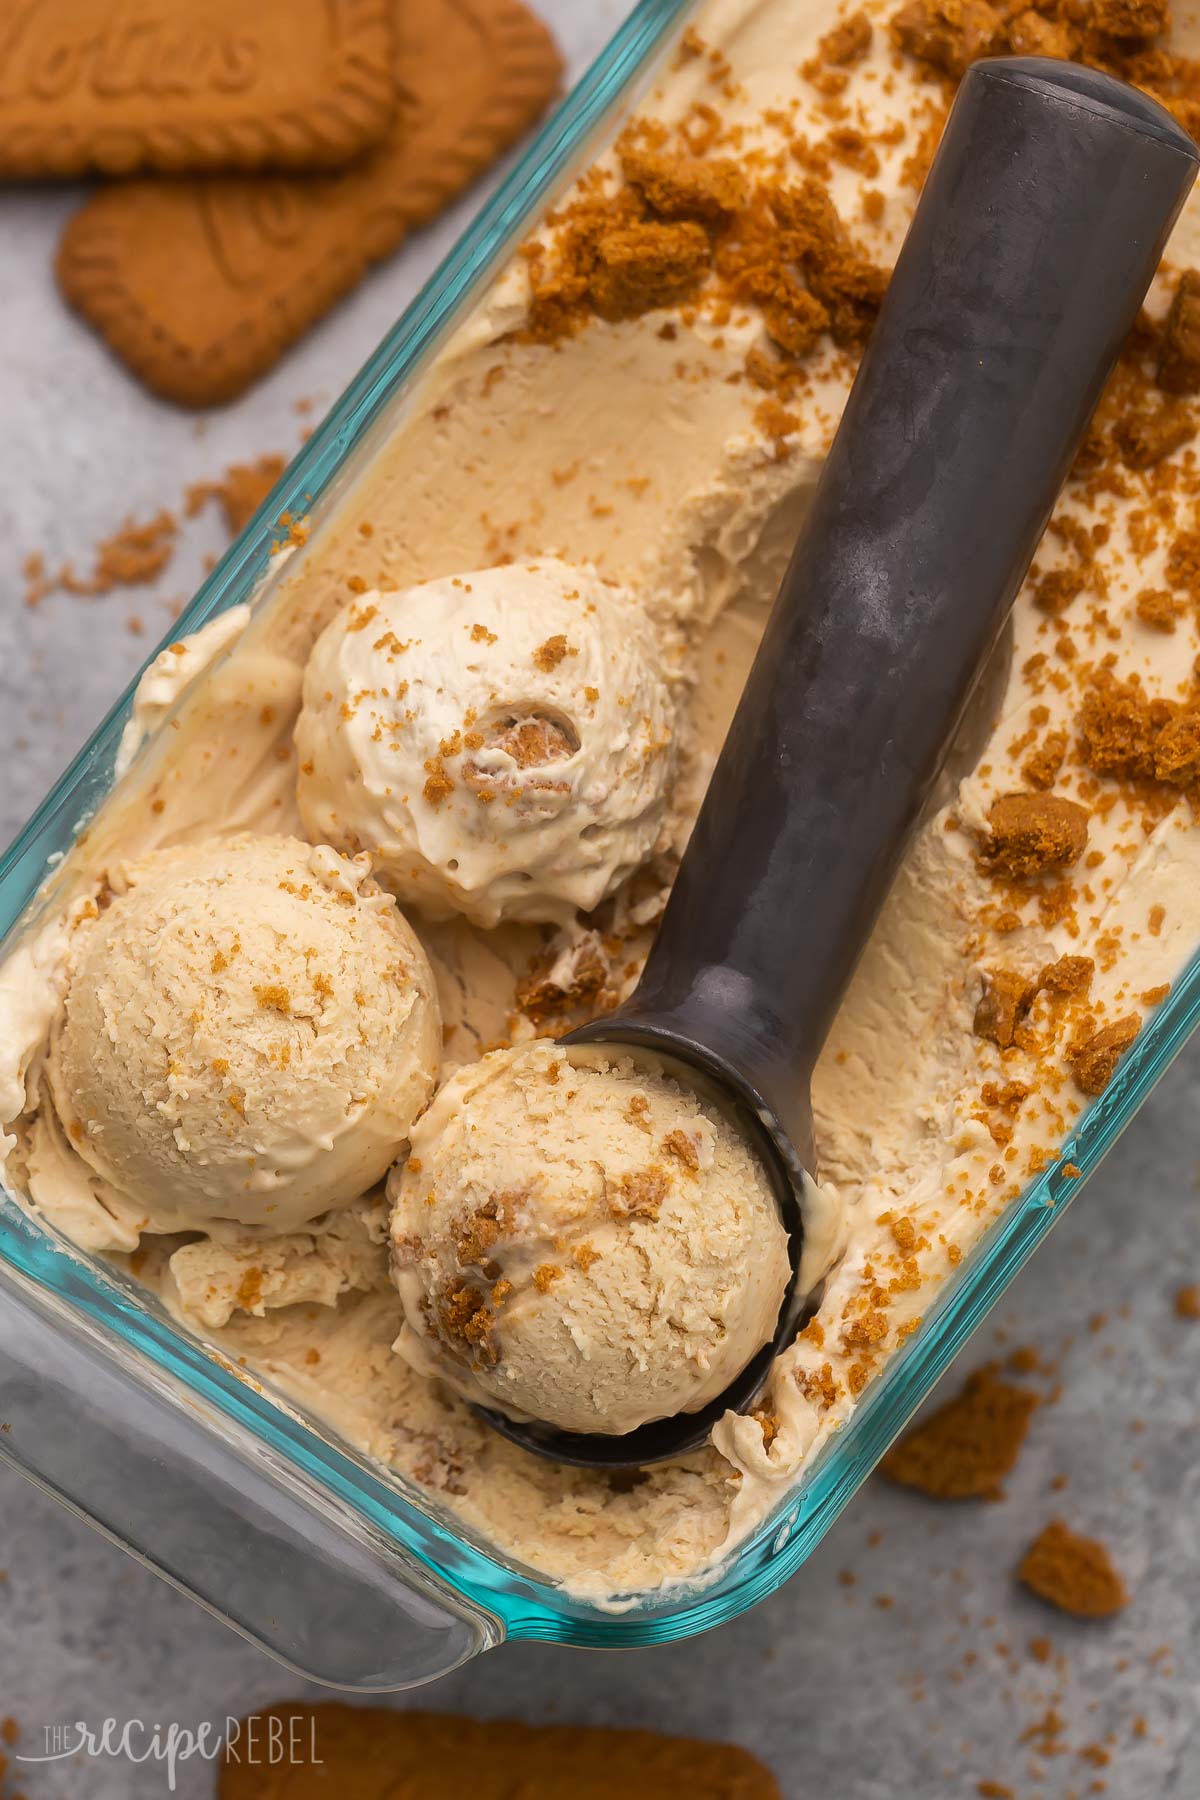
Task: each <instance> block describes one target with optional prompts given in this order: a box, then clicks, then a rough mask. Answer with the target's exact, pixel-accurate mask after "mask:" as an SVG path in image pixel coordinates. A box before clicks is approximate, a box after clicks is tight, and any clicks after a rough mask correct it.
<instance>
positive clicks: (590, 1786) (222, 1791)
mask: <svg viewBox="0 0 1200 1800" xmlns="http://www.w3.org/2000/svg"><path fill="white" fill-rule="evenodd" d="M272 1743H274V1744H275V1745H276V1746H277V1751H276V1754H275V1756H274V1757H271V1756H270V1754H269V1750H268V1748H267V1746H269V1745H270V1744H272ZM255 1746H257V1752H256V1749H255ZM226 1758H227V1760H226V1762H225V1765H224V1767H223V1768H222V1771H221V1777H220V1787H219V1800H317V1796H318V1795H325V1794H337V1795H338V1796H339V1800H463V1796H464V1795H468V1794H469V1795H470V1796H471V1800H612V1796H613V1795H614V1794H616V1795H619V1796H620V1797H621V1800H681V1797H682V1796H686V1797H687V1800H781V1795H780V1790H779V1784H778V1782H777V1781H776V1780H775V1777H774V1776H773V1775H772V1774H771V1772H770V1770H769V1769H768V1768H767V1767H766V1766H765V1765H764V1764H763V1763H761V1762H760V1761H759V1760H758V1758H757V1757H756V1756H752V1755H751V1754H750V1752H749V1751H748V1750H742V1749H739V1748H738V1746H737V1745H736V1744H711V1743H702V1742H700V1741H699V1740H697V1739H695V1738H682V1737H662V1736H660V1735H659V1733H658V1732H656V1731H607V1730H601V1729H597V1728H596V1727H591V1726H585V1725H520V1724H516V1723H514V1722H513V1721H511V1720H507V1719H501V1720H496V1721H492V1722H488V1723H480V1722H479V1721H478V1720H475V1719H463V1718H456V1717H455V1716H454V1715H453V1714H452V1713H432V1712H386V1711H384V1710H383V1709H382V1708H378V1707H356V1706H342V1705H339V1704H337V1703H336V1702H332V1703H330V1704H328V1705H323V1706H304V1705H302V1704H299V1703H297V1704H296V1705H294V1706H293V1705H287V1704H284V1705H280V1706H272V1707H268V1708H266V1710H265V1711H263V1712H260V1713H255V1714H253V1715H252V1716H250V1717H249V1718H246V1719H243V1720H241V1721H240V1724H239V1727H238V1728H237V1730H236V1732H235V1731H231V1732H230V1735H229V1738H228V1740H227V1750H226Z"/></svg>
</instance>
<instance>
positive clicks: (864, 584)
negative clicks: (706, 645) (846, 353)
mask: <svg viewBox="0 0 1200 1800" xmlns="http://www.w3.org/2000/svg"><path fill="white" fill-rule="evenodd" d="M1197 161H1198V153H1197V150H1196V146H1195V145H1194V144H1193V143H1192V142H1191V140H1190V139H1189V138H1188V137H1187V135H1186V133H1185V132H1184V131H1183V130H1182V129H1181V127H1180V126H1179V125H1178V124H1177V123H1176V122H1175V120H1174V119H1172V118H1171V116H1170V115H1169V114H1168V113H1167V112H1165V111H1164V110H1163V108H1162V107H1160V106H1158V105H1157V103H1156V102H1154V101H1152V100H1150V99H1149V98H1147V96H1145V95H1144V94H1140V93H1138V92H1136V90H1134V89H1132V88H1129V87H1126V86H1124V85H1123V84H1122V83H1120V82H1117V81H1114V80H1112V79H1111V77H1108V76H1105V75H1101V74H1098V73H1097V72H1095V71H1093V70H1090V69H1081V68H1078V67H1076V66H1074V65H1070V64H1064V63H1059V62H1051V61H1044V60H1040V59H1009V60H994V61H988V62H981V63H977V64H975V66H974V67H973V68H971V69H970V70H968V72H967V75H966V76H965V78H964V80H963V82H962V84H961V86H960V88H959V90H958V95H957V98H956V100H955V104H954V108H953V111H952V113H951V116H950V119H949V122H948V124H947V128H946V131H945V133H944V135H943V138H942V142H941V145H940V147H939V150H938V154H937V157H936V159H935V161H934V164H933V167H932V169H931V171H930V175H929V178H928V180H927V182H926V184H925V187H924V190H923V192H922V196H921V199H920V202H919V204H918V207H917V212H916V215H915V218H914V220H913V224H912V227H911V229H910V231H909V235H908V238H907V239H906V242H905V245H904V248H903V250H902V252H901V255H900V258H899V261H898V263H897V265H896V270H895V273H894V275H893V277H892V281H891V285H890V287H889V289H888V293H887V295H886V297H885V300H884V303H883V306H882V308H881V311H880V313H879V317H878V320H877V322H876V325H875V328H874V331H873V333H872V335H871V340H870V343H869V345H868V347H867V350H866V353H865V355H864V358H863V361H862V363H861V365H860V368H859V371H858V376H857V379H856V381H855V384H854V387H853V390H852V392H851V395H850V399H849V402H848V404H847V407H846V411H845V414H844V417H843V419H842V423H841V425H840V427H839V429H838V432H837V435H836V437H835V440H834V443H833V445H832V447H831V450H830V453H829V457H828V460H827V462H826V465H825V468H824V471H823V473H822V476H821V480H820V483H819V485H818V487H817V490H816V492H815V494H814V496H813V500H812V504H811V506H810V509H809V511H808V514H807V516H806V519H805V522H804V525H803V527H802V529H801V533H800V537H799V539H798V541H797V545H796V550H795V554H794V556H793V559H792V562H791V565H790V567H789V569H788V572H787V575H786V576H785V579H784V582H783V585H782V587H781V589H780V593H779V596H778V599H777V601H776V605H775V608H774V611H773V612H772V615H771V618H770V620H769V622H768V625H767V629H766V632H765V635H764V638H763V643H762V646H761V648H760V650H759V653H758V655H757V657H756V659H755V662H754V666H753V669H752V670H751V673H750V677H749V680H748V682H747V684H746V688H745V691H744V693H743V695H742V698H741V701H740V703H739V706H738V709H737V712H736V714H735V716H734V719H733V722H732V724H731V726H730V729H729V733H728V736H727V738H726V742H725V744H724V746H723V748H722V752H721V756H720V759H719V761H718V764H717V768H716V770H715V772H714V774H713V778H712V781H711V783H710V786H709V789H708V793H707V795H706V797H705V801H704V805H703V807H702V809H701V812H700V816H699V819H698V820H697V823H696V826H695V829H694V831H693V833H692V836H691V838H690V840H689V843H688V847H687V851H686V853H685V855H684V858H683V861H682V864H681V867H680V871H679V875H678V878H677V880H676V882H675V885H674V888H673V890H672V893H671V898H670V901H669V903H668V906H667V909H666V912H665V914H664V917H663V920H662V923H661V925H660V927H659V931H658V935H657V938H656V940H655V943H654V946H653V948H652V950H651V952H650V956H649V959H648V961H647V964H646V967H645V970H644V972H643V974H642V978H641V980H640V981H639V983H638V985H637V987H636V989H635V990H634V992H633V993H632V994H631V995H630V997H629V998H628V999H627V1000H626V1001H625V1002H624V1004H623V1005H622V1007H621V1008H620V1009H619V1010H618V1011H617V1012H616V1013H614V1014H612V1015H610V1016H609V1017H607V1018H604V1019H601V1020H598V1021H597V1022H596V1023H595V1024H593V1025H591V1026H588V1027H585V1028H584V1029H583V1030H581V1031H579V1032H576V1033H573V1034H572V1036H571V1038H570V1039H568V1040H566V1042H565V1044H564V1051H565V1053H566V1054H568V1055H570V1056H571V1057H572V1058H574V1057H575V1056H576V1055H577V1054H578V1050H577V1048H576V1046H580V1045H582V1044H584V1043H586V1044H588V1045H590V1046H591V1047H593V1048H599V1049H600V1050H601V1051H602V1052H604V1053H605V1054H607V1056H608V1057H609V1058H610V1059H613V1060H615V1059H617V1058H620V1057H622V1056H624V1057H626V1058H629V1059H634V1060H635V1061H636V1059H643V1058H651V1057H652V1058H654V1059H655V1062H656V1066H657V1067H658V1068H659V1069H661V1068H663V1067H664V1066H665V1067H667V1068H668V1069H676V1070H678V1071H679V1079H680V1085H681V1087H686V1086H687V1085H689V1084H696V1085H699V1084H705V1085H704V1086H703V1087H702V1088H701V1091H705V1092H707V1093H708V1094H709V1095H711V1097H712V1104H713V1105H714V1107H715V1109H717V1110H720V1109H722V1108H724V1109H727V1114H728V1117H729V1118H730V1119H732V1120H733V1121H735V1122H736V1125H737V1128H738V1129H739V1130H740V1131H741V1132H743V1133H744V1136H745V1140H746V1143H747V1144H748V1145H754V1146H755V1147H756V1148H757V1150H758V1152H759V1155H760V1156H761V1159H762V1167H763V1169H764V1170H765V1171H766V1175H767V1178H768V1180H769V1182H770V1184H771V1187H772V1189H773V1192H774V1194H775V1196H776V1198H777V1201H778V1205H779V1208H780V1212H781V1216H782V1217H783V1218H784V1219H785V1220H787V1221H788V1222H790V1223H791V1224H792V1231H791V1233H790V1237H789V1246H790V1249H791V1252H792V1257H793V1261H794V1266H795V1268H796V1280H795V1282H794V1284H793V1288H792V1292H791V1295H790V1296H789V1298H788V1299H787V1300H785V1304H784V1305H783V1306H782V1307H781V1308H780V1311H779V1315H778V1322H777V1324H776V1327H775V1341H774V1348H775V1349H776V1350H779V1349H782V1348H783V1347H784V1345H785V1344H786V1343H787V1342H789V1341H790V1338H791V1336H792V1334H793V1333H794V1330H795V1325H796V1321H797V1316H798V1309H799V1306H800V1304H801V1303H803V1302H805V1300H806V1298H807V1296H806V1294H805V1286H806V1281H805V1271H804V1263H803V1261H802V1260H801V1257H802V1249H803V1246H804V1239H805V1225H806V1212H805V1194H806V1188H805V1181H806V1171H807V1172H809V1173H811V1172H813V1171H814V1169H815V1148H814V1141H813V1138H814V1133H813V1119H812V1106H811V1099H810V1092H809V1083H810V1077H811V1073H812V1069H813V1065H814V1063H815V1061H816V1058H817V1055H818V1053H819V1051H820V1049H821V1046H822V1043H823V1041H824V1039H825V1035H826V1032H827V1030H828V1027H829V1025H830V1023H831V1020H832V1018H833V1015H834V1013H835V1011H836V1009H837V1007H838V1005H839V1004H840V1001H841V997H842V994H843V993H844V991H845V987H846V983H847V982H848V980H849V978H850V975H851V973H852V971H853V969H854V966H855V964H856V962H857V960H858V957H859V955H860V954H861V952H862V949H863V947H864V945H865V943H866V941H867V939H868V936H869V934H870V931H871V928H872V926H873V924H874V921H875V919H876V917H877V915H878V912H879V909H880V907H881V905H882V903H883V901H884V898H885V896H886V894H887V891H888V887H889V885H890V883H891V880H892V877H893V875H894V873H895V871H896V869H897V867H898V864H899V861H900V858H901V856H902V854H903V852H904V849H905V846H906V844H907V843H908V841H909V837H910V834H911V831H912V829H913V827H914V825H915V823H916V821H917V819H918V818H919V816H920V814H921V810H922V807H923V805H924V803H925V800H926V797H927V795H928V794H929V792H930V789H931V786H932V784H933V782H934V780H935V779H936V776H937V772H938V769H939V768H940V766H941V764H942V761H943V759H944V757H945V754H946V750H947V748H948V746H949V744H950V742H951V740H952V738H953V735H954V731H955V728H956V726H957V723H958V721H959V719H960V717H961V715H962V711H963V708H964V706H965V704H966V701H967V698H968V696H969V694H970V691H971V687H972V684H973V682H974V680H975V678H976V677H977V675H978V673H979V671H980V670H981V668H982V667H983V665H984V663H985V662H986V660H987V656H988V652H989V650H990V649H991V646H992V645H993V644H994V643H995V641H996V638H997V636H998V634H999V631H1000V629H1001V627H1002V626H1003V623H1004V620H1005V618H1006V617H1007V613H1008V610H1009V607H1010V606H1011V603H1012V600H1013V598H1014V596H1015V595H1016V592H1017V590H1018V588H1019V586H1020V584H1021V581H1022V580H1023V578H1024V575H1025V573H1026V571H1027V569H1028V566H1029V563H1030V560H1031V558H1032V556H1033V553H1034V551H1035V549H1036V547H1037V543H1038V540H1039V538H1040V536H1041V533H1042V531H1043V530H1044V528H1045V526H1046V523H1047V521H1048V519H1049V517H1050V513H1051V511H1052V509H1053V505H1054V501H1055V499H1056V497H1057V494H1058V490H1059V488H1060V486H1061V484H1062V482H1063V480H1064V479H1065V477H1066V475H1067V472H1068V470H1069V469H1070V467H1071V463H1072V461H1073V459H1074V456H1075V453H1076V450H1077V448H1078V445H1079V442H1080V439H1081V437H1082V435H1083V431H1084V428H1085V426H1086V423H1087V420H1088V418H1089V416H1090V414H1091V412H1092V409H1093V407H1094V405H1095V403H1096V400H1097V398H1098V397H1099V394H1100V391H1101V389H1102V387H1103V384H1104V381H1105V379H1106V377H1107V374H1108V372H1109V370H1110V369H1111V367H1112V363H1113V360H1114V358H1115V357H1116V354H1117V352H1118V350H1119V347H1120V345H1121V343H1122V342H1123V340H1124V338H1125V335H1126V333H1127V332H1128V330H1129V328H1130V326H1131V325H1132V323H1133V321H1134V318H1135V317H1136V314H1137V309H1138V306H1139V304H1140V302H1141V300H1142V298H1143V296H1144V294H1145V292H1146V289H1147V287H1148V286H1149V283H1150V280H1151V278H1152V277H1153V274H1154V271H1155V269H1156V267H1157V264H1158V259H1159V256H1160V255H1161V252H1162V248H1163V244H1164V242H1165V239H1166V235H1167V233H1168V231H1169V229H1170V225H1171V223H1172V222H1173V219H1174V216H1175V214H1176V212H1177V211H1178V209H1179V207H1180V205H1181V204H1182V202H1183V199H1184V197H1185V195H1186V194H1187V192H1188V190H1189V188H1190V187H1191V184H1192V182H1193V180H1194V179H1195V174H1196V167H1197ZM1096 268H1102V269H1103V270H1104V272H1105V279H1104V281H1103V282H1094V281H1086V280H1082V279H1081V277H1080V271H1081V270H1087V269H1096ZM707 1104H708V1103H706V1108H707ZM545 1141H547V1142H548V1141H549V1140H548V1139H546V1140H545ZM551 1153H553V1152H552V1150H551ZM549 1291H550V1293H551V1294H552V1293H553V1291H554V1287H553V1285H551V1287H550V1290H549ZM566 1317H567V1318H568V1320H569V1314H568V1315H566ZM568 1329H569V1324H568ZM764 1354H765V1355H766V1356H767V1357H768V1358H769V1356H770V1354H771V1352H770V1350H768V1351H767V1352H765V1353H764ZM753 1373H754V1364H753V1362H752V1363H751V1365H750V1368H749V1371H743V1373H742V1375H741V1376H739V1377H738V1378H737V1380H736V1381H735V1382H734V1383H733V1384H732V1385H731V1387H730V1388H729V1389H728V1390H727V1392H726V1394H725V1395H723V1396H719V1397H718V1399H717V1400H716V1401H714V1402H713V1405H714V1406H715V1407H718V1408H719V1407H720V1406H721V1405H722V1404H724V1405H727V1406H730V1407H734V1408H745V1407H746V1406H747V1405H749V1404H751V1403H752V1400H753V1394H754V1382H753V1379H752V1378H753ZM491 1417H492V1422H493V1423H494V1424H496V1425H497V1428H498V1429H501V1430H503V1431H504V1432H505V1433H506V1434H507V1435H508V1436H510V1437H512V1438H514V1439H515V1440H516V1441H518V1442H519V1443H521V1444H523V1445H524V1446H525V1447H526V1448H528V1449H531V1450H535V1451H537V1452H539V1453H540V1454H545V1455H551V1456H555V1457H559V1458H561V1459H564V1460H568V1461H574V1462H579V1463H595V1464H598V1465H607V1466H612V1465H613V1464H614V1463H625V1464H627V1465H631V1466H637V1465H638V1464H639V1463H641V1462H644V1461H648V1460H657V1459H660V1458H663V1457H666V1456H670V1455H679V1454H681V1453H682V1452H684V1451H687V1450H692V1449H695V1448H696V1447H697V1446H698V1445H699V1444H700V1443H701V1442H703V1440H704V1436H705V1434H706V1423H707V1420H706V1414H705V1412H704V1410H703V1409H701V1410H700V1411H699V1412H697V1413H694V1414H689V1413H687V1412H680V1413H678V1414H676V1415H675V1416H673V1417H670V1418H667V1417H663V1418H661V1419H659V1420H658V1421H653V1422H650V1423H647V1424H645V1425H643V1426H641V1427H640V1428H638V1429H635V1430H633V1431H630V1432H628V1433H627V1434H625V1435H624V1436H619V1435H618V1436H613V1435H612V1434H605V1433H603V1432H594V1433H592V1434H590V1435H588V1434H586V1433H570V1432H557V1433H556V1432H555V1431H553V1430H547V1428H546V1426H545V1424H544V1423H535V1424H522V1423H520V1422H517V1421H513V1420H512V1419H511V1418H510V1419H506V1418H504V1416H503V1415H502V1414H500V1413H499V1412H498V1411H493V1413H492V1415H491Z"/></svg>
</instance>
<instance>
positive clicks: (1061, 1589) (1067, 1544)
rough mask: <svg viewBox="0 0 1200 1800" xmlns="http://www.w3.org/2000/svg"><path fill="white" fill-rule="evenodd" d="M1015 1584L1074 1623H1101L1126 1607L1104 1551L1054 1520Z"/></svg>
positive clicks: (1027, 1556) (1125, 1597)
mask: <svg viewBox="0 0 1200 1800" xmlns="http://www.w3.org/2000/svg"><path fill="white" fill-rule="evenodd" d="M1017 1579H1018V1580H1019V1581H1021V1582H1022V1583H1023V1584H1024V1585H1025V1586H1026V1587H1027V1588H1029V1590H1030V1592H1031V1593H1034V1594H1036V1595H1037V1596H1038V1598H1039V1599H1041V1600H1045V1601H1047V1602H1048V1603H1049V1604H1050V1605H1051V1606H1056V1607H1057V1608H1058V1609H1059V1611H1060V1612H1065V1613H1070V1614H1071V1615H1072V1617H1073V1618H1076V1619H1105V1618H1108V1617H1110V1616H1111V1614H1113V1613H1116V1612H1120V1611H1121V1609H1122V1607H1124V1606H1127V1605H1128V1604H1129V1595H1128V1593H1127V1591H1126V1588H1125V1583H1124V1581H1123V1580H1122V1579H1121V1576H1120V1573H1119V1572H1118V1570H1117V1569H1116V1568H1115V1567H1114V1565H1113V1561H1112V1558H1111V1556H1110V1555H1109V1553H1108V1550H1107V1548H1106V1546H1105V1545H1104V1544H1102V1543H1100V1542H1099V1541H1098V1540H1097V1539H1096V1538H1088V1537H1082V1536H1080V1535H1079V1534H1078V1533H1077V1532H1074V1531H1071V1530H1070V1529H1069V1527H1068V1526H1066V1525H1065V1524H1064V1523H1063V1521H1062V1520H1061V1519H1053V1520H1051V1522H1050V1524H1049V1525H1047V1526H1046V1528H1045V1529H1044V1530H1043V1531H1042V1532H1040V1533H1039V1535H1038V1536H1037V1537H1036V1538H1035V1539H1034V1541H1033V1543H1032V1544H1031V1545H1030V1546H1029V1549H1028V1550H1027V1551H1026V1552H1025V1555H1024V1556H1023V1557H1022V1559H1021V1565H1020V1568H1019V1569H1018V1570H1017Z"/></svg>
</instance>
